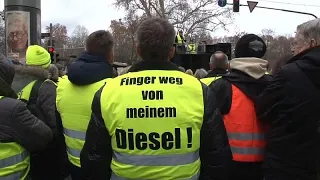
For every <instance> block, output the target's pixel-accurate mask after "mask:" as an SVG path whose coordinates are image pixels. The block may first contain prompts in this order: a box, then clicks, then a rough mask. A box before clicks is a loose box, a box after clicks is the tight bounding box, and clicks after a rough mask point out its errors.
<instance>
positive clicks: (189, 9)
mask: <svg viewBox="0 0 320 180" xmlns="http://www.w3.org/2000/svg"><path fill="white" fill-rule="evenodd" d="M217 1H218V0H183V1H182V0H116V5H117V6H118V7H125V8H126V10H132V9H135V10H137V9H138V10H142V11H143V12H144V13H145V15H146V16H147V17H155V16H156V17H161V18H166V19H168V20H169V21H170V22H171V23H172V24H173V25H174V26H175V27H176V28H179V29H182V30H183V31H184V32H185V34H186V35H189V34H192V33H197V32H198V31H201V30H206V31H210V32H213V31H215V30H216V29H217V28H218V27H225V26H226V25H228V24H230V23H232V22H233V16H232V13H231V12H232V11H231V9H230V8H220V7H218V6H217V4H218V2H217Z"/></svg>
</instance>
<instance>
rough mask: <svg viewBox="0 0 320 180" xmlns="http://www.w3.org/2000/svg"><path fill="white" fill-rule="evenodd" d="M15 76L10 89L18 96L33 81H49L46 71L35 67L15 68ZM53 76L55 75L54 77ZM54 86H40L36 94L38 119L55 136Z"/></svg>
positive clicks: (19, 66) (46, 83) (47, 84)
mask: <svg viewBox="0 0 320 180" xmlns="http://www.w3.org/2000/svg"><path fill="white" fill-rule="evenodd" d="M15 71H16V74H15V76H14V79H13V82H12V86H11V87H12V89H13V90H14V91H15V92H16V93H17V94H18V93H19V92H20V91H21V90H22V89H23V88H24V87H25V86H27V85H28V84H29V83H30V82H32V81H34V80H43V81H45V80H46V79H50V77H51V76H52V75H51V74H50V73H49V70H48V69H43V68H41V67H35V66H24V65H16V66H15ZM54 76H55V75H54ZM55 102H56V85H55V84H54V83H53V82H51V81H46V82H44V83H43V84H42V86H41V87H40V89H39V92H38V99H37V104H36V106H37V114H35V115H36V116H37V117H38V118H39V119H41V120H42V121H43V122H44V123H46V124H47V125H48V126H49V127H50V128H51V129H52V130H53V133H54V134H55V135H56V128H57V127H56V126H57V125H56V114H55V113H56V107H55Z"/></svg>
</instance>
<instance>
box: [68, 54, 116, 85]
mask: <svg viewBox="0 0 320 180" xmlns="http://www.w3.org/2000/svg"><path fill="white" fill-rule="evenodd" d="M112 75H113V67H112V65H111V64H110V63H109V62H108V61H107V60H106V59H105V58H104V57H103V56H101V55H97V54H91V53H88V52H85V53H82V54H81V55H80V56H79V57H78V59H77V60H76V61H75V62H74V63H73V64H71V65H70V67H69V68H68V78H69V80H70V81H71V82H72V83H74V84H77V85H88V84H93V83H95V82H98V81H101V80H103V79H106V78H112Z"/></svg>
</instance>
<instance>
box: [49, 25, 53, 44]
mask: <svg viewBox="0 0 320 180" xmlns="http://www.w3.org/2000/svg"><path fill="white" fill-rule="evenodd" d="M49 31H50V39H49V41H50V47H52V23H50V29H49Z"/></svg>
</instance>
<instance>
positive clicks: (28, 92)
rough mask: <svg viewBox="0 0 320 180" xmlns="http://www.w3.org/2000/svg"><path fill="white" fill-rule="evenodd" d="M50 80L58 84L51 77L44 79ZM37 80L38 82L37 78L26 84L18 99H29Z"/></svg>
mask: <svg viewBox="0 0 320 180" xmlns="http://www.w3.org/2000/svg"><path fill="white" fill-rule="evenodd" d="M48 81H49V82H52V83H54V84H55V85H56V86H57V84H56V83H55V82H53V81H52V80H50V79H47V80H45V81H43V82H48ZM36 82H37V80H34V81H32V82H30V83H29V84H28V85H26V86H25V87H24V88H23V89H22V90H21V91H20V92H19V93H18V99H20V100H24V101H26V102H27V101H29V99H30V95H31V91H32V88H33V86H34V85H35V83H36ZM42 84H43V83H42ZM42 84H41V86H42ZM41 86H40V87H41ZM40 87H39V88H40Z"/></svg>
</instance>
